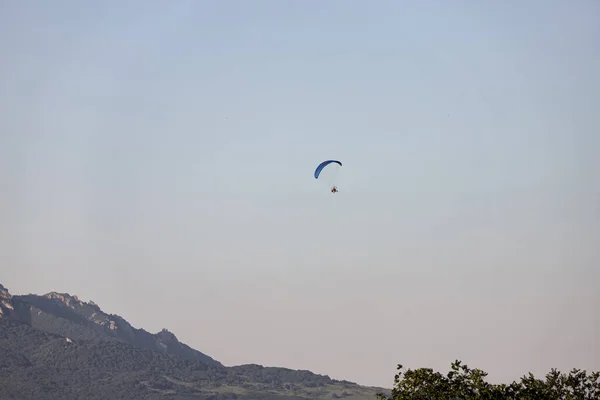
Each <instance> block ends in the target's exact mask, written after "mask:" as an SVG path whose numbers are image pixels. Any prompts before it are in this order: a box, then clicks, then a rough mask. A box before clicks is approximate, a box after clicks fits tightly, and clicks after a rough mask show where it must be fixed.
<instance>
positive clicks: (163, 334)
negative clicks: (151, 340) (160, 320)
mask: <svg viewBox="0 0 600 400" xmlns="http://www.w3.org/2000/svg"><path fill="white" fill-rule="evenodd" d="M157 336H158V337H159V338H161V339H162V340H168V341H173V342H179V340H177V337H176V336H175V334H173V333H172V332H170V331H169V330H168V329H165V328H163V329H162V330H161V331H160V332H158V333H157Z"/></svg>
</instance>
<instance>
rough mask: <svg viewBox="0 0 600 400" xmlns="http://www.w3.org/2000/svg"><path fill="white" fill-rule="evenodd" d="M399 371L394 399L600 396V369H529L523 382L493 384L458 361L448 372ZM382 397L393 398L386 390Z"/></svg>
mask: <svg viewBox="0 0 600 400" xmlns="http://www.w3.org/2000/svg"><path fill="white" fill-rule="evenodd" d="M402 369H403V367H402V365H398V372H397V374H396V376H395V378H394V388H393V390H392V396H391V398H392V399H393V400H408V399H410V400H448V399H453V400H463V399H464V400H467V399H469V400H509V399H510V400H598V399H600V372H593V373H590V374H588V373H587V372H586V371H585V370H583V371H582V370H579V369H573V370H572V371H571V372H570V373H569V374H564V373H560V372H559V371H558V370H556V369H552V370H551V371H550V372H549V373H548V374H547V375H546V379H538V378H536V377H535V376H534V375H533V374H531V373H529V374H527V375H525V376H523V377H522V378H521V380H520V381H519V382H513V383H511V384H508V385H507V384H491V383H488V382H486V381H485V377H486V376H487V373H486V372H484V371H482V370H480V369H471V368H469V367H468V366H467V365H465V364H462V363H461V362H460V361H455V362H454V363H453V364H452V366H451V369H450V371H449V372H448V374H447V375H443V374H441V373H440V372H434V371H433V370H432V369H430V368H419V369H415V370H410V369H409V370H407V371H406V372H402ZM377 397H378V398H379V399H381V400H383V399H389V397H388V396H386V395H384V394H379V395H378V396H377Z"/></svg>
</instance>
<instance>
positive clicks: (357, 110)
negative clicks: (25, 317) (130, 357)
mask: <svg viewBox="0 0 600 400" xmlns="http://www.w3.org/2000/svg"><path fill="white" fill-rule="evenodd" d="M114 4H116V3H114ZM0 10H1V11H0V51H1V53H2V54H3V62H2V63H1V64H0V190H1V199H2V201H1V202H0V221H2V223H1V224H0V265H1V267H0V283H2V284H3V285H5V286H6V287H7V289H8V290H10V292H11V293H12V294H23V293H37V294H43V293H47V292H49V291H58V292H68V293H70V294H72V295H77V296H78V297H79V298H81V299H82V300H86V301H89V300H93V301H94V302H96V303H97V304H98V305H99V306H100V307H101V308H102V309H103V310H104V311H105V312H108V313H114V314H119V315H121V316H123V317H124V318H126V319H127V320H128V321H129V322H130V323H131V324H132V325H134V326H135V327H137V328H144V329H146V330H148V331H151V332H156V331H159V330H160V329H162V328H167V329H169V330H170V331H171V332H173V333H174V334H175V335H176V336H177V337H178V339H179V340H181V341H182V342H185V343H186V344H188V345H190V346H191V347H194V348H195V349H197V350H199V351H201V352H203V353H206V354H208V355H209V356H211V357H213V358H215V359H216V360H218V361H220V362H222V363H224V364H225V365H234V364H236V365H237V364H245V363H256V364H262V365H268V366H282V367H288V368H294V369H308V370H311V371H313V372H315V373H320V374H326V375H329V376H330V377H332V378H335V379H347V380H350V381H355V382H357V383H359V384H363V385H376V386H383V387H391V385H392V383H393V377H394V373H395V366H396V364H398V363H401V364H403V365H405V366H406V367H409V368H418V367H424V366H427V367H431V368H434V369H439V370H443V371H446V370H447V368H448V367H449V365H450V363H451V362H452V361H453V360H455V359H457V358H459V359H461V360H462V361H464V362H466V363H467V364H468V365H469V366H475V367H478V368H482V369H483V370H485V371H487V372H489V373H490V376H489V379H490V381H494V382H498V381H512V380H514V379H518V378H519V377H520V376H522V375H523V374H524V373H527V372H528V371H531V372H533V373H534V374H536V375H538V374H544V373H546V372H548V371H549V370H550V368H552V367H556V368H559V369H561V370H568V369H570V368H572V367H577V368H583V369H588V370H590V369H591V370H599V369H600V364H599V360H600V314H599V313H598V312H597V310H598V308H599V306H600V291H599V290H598V289H597V286H598V282H599V281H600V157H598V154H600V113H599V112H598V105H599V104H600V74H599V73H598V71H600V45H599V44H600V24H599V23H598V21H599V20H600V2H597V1H592V0H589V1H588V0H581V1H578V2H563V1H558V0H547V1H543V2H542V1H537V0H535V1H534V0H530V1H526V2H522V1H521V2H516V1H506V2H498V3H494V4H491V3H486V4H483V3H478V2H474V1H457V2H445V3H444V2H436V1H418V2H417V1H413V2H396V1H391V0H389V1H388V0H381V1H378V2H372V3H370V5H369V6H367V3H366V2H359V1H353V0H348V1H341V0H336V1H323V2H317V1H306V2H302V3H300V2H282V1H274V0H272V1H266V0H264V1H263V0H256V1H253V2H251V3H250V2H242V1H225V0H224V1H219V2H195V1H191V0H190V1H184V0H181V1H177V2H169V3H166V2H159V1H144V2H142V1H141V0H131V1H127V2H121V3H119V6H118V7H117V6H113V7H110V6H109V5H108V3H103V4H99V3H94V2H91V1H84V2H72V1H66V0H57V1H54V2H52V3H50V2H41V1H31V2H7V1H5V2H0ZM329 158H335V159H339V160H341V161H342V162H343V163H344V166H343V167H342V168H341V169H340V172H341V181H340V184H339V189H340V192H339V193H337V194H335V195H332V194H331V193H330V192H329V190H328V188H327V187H326V186H324V185H321V184H319V183H318V182H317V181H315V179H314V178H313V176H312V173H313V171H314V168H315V167H316V166H317V164H318V163H319V162H321V161H322V160H325V159H329Z"/></svg>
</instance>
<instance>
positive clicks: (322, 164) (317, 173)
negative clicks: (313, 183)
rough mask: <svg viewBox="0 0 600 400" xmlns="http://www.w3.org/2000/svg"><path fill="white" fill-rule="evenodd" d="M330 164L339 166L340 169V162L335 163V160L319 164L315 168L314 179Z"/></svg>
mask: <svg viewBox="0 0 600 400" xmlns="http://www.w3.org/2000/svg"><path fill="white" fill-rule="evenodd" d="M331 163H336V164H339V165H340V167H341V166H342V163H341V161H337V160H327V161H323V162H322V163H321V164H319V166H318V167H317V169H315V179H317V178H319V174H321V171H322V170H323V168H325V167H326V166H328V165H329V164H331Z"/></svg>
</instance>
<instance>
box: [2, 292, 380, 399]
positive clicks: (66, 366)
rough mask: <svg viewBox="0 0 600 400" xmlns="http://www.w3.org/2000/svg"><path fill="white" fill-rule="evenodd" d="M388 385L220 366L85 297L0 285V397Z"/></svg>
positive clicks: (283, 392)
mask: <svg viewBox="0 0 600 400" xmlns="http://www.w3.org/2000/svg"><path fill="white" fill-rule="evenodd" d="M382 391H383V392H385V393H389V391H388V390H383V389H379V388H369V387H363V386H359V385H357V384H355V383H352V382H346V381H337V380H333V379H330V378H329V377H328V376H323V375H317V374H313V373H311V372H309V371H296V370H291V369H287V368H274V367H263V366H260V365H253V364H252V365H240V366H234V367H226V366H223V365H222V364H221V363H220V362H218V361H216V360H214V359H213V358H211V357H209V356H208V355H206V354H203V353H201V352H200V351H197V350H195V349H192V348H191V347H189V346H187V345H185V344H184V343H181V342H179V341H178V340H177V338H176V336H175V335H174V334H173V333H171V332H169V331H167V330H165V329H163V330H162V331H161V332H159V333H156V334H151V333H149V332H147V331H145V330H143V329H137V328H134V327H132V326H131V325H130V324H129V323H128V322H127V321H126V320H125V319H124V318H122V317H119V316H117V315H112V314H106V313H104V312H103V311H102V310H101V309H100V307H99V306H98V305H96V304H94V303H93V302H83V301H81V300H79V299H78V298H77V297H76V296H71V295H69V294H66V293H55V292H51V293H48V294H46V295H43V296H39V295H26V296H11V294H10V293H9V292H8V290H6V289H5V288H4V287H3V286H2V285H0V393H2V399H57V398H61V399H82V398H85V399H132V400H135V399H214V400H217V399H272V400H276V399H281V400H284V399H285V400H293V399H295V400H301V399H332V398H345V399H347V400H358V399H374V398H375V394H376V393H377V392H382Z"/></svg>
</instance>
